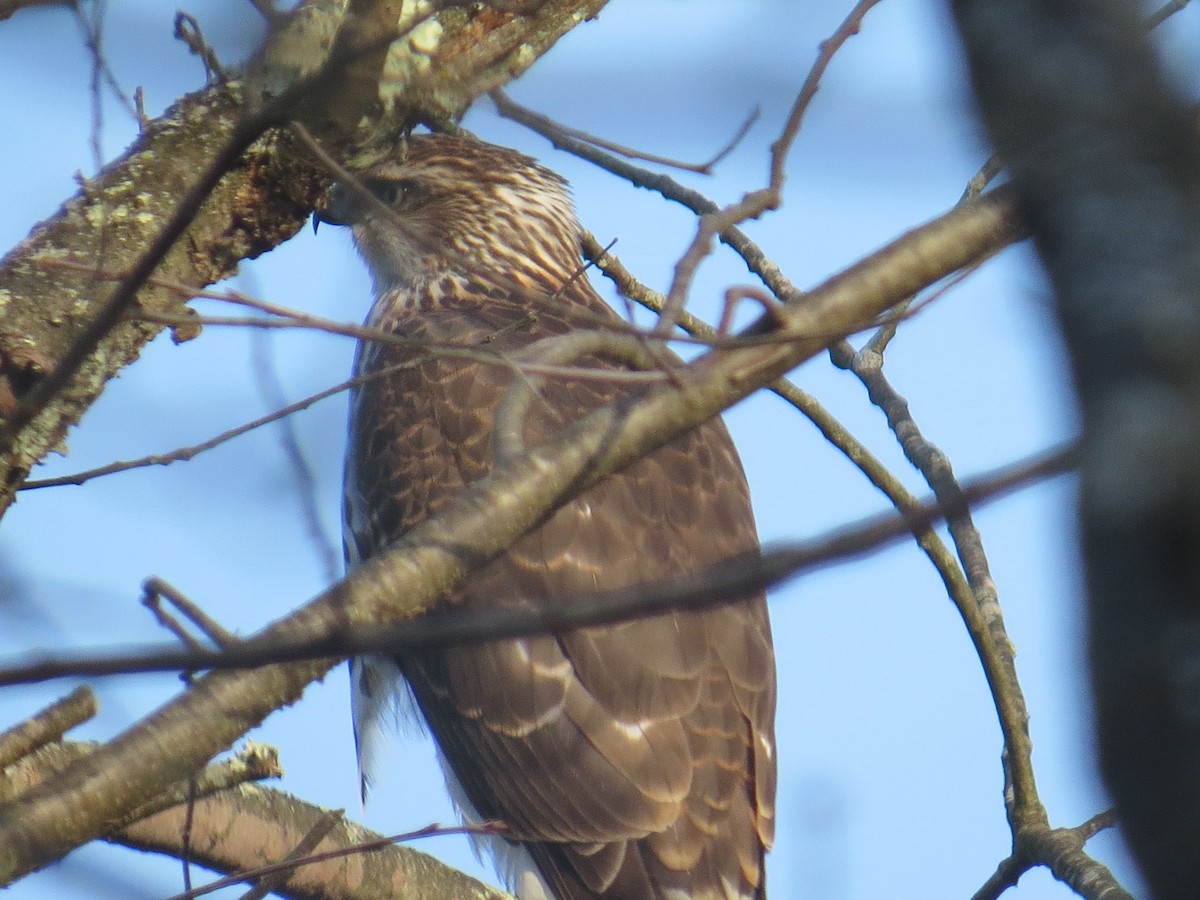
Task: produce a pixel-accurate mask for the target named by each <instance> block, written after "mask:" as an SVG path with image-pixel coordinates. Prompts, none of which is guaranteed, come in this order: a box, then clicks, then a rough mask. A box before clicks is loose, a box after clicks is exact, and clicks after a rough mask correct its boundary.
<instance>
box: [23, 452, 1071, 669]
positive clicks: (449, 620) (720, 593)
mask: <svg viewBox="0 0 1200 900" xmlns="http://www.w3.org/2000/svg"><path fill="white" fill-rule="evenodd" d="M1074 465H1075V453H1074V450H1073V448H1071V447H1066V448H1056V449H1054V450H1051V451H1048V452H1046V453H1041V454H1037V455H1036V456H1033V457H1030V458H1027V459H1024V460H1021V461H1019V462H1017V463H1014V464H1012V465H1009V466H1005V467H1003V468H1001V469H998V470H994V471H992V472H989V473H986V474H985V475H982V476H980V477H979V478H976V479H972V480H971V481H969V482H967V483H965V484H964V486H963V490H962V496H961V500H960V505H966V504H976V503H983V502H986V501H990V500H993V499H996V498H998V497H1001V496H1003V495H1006V494H1008V493H1011V492H1012V491H1015V490H1018V489H1020V488H1022V487H1026V486H1028V485H1031V484H1035V483H1037V482H1039V481H1042V480H1044V479H1046V478H1052V477H1056V476H1058V475H1061V474H1063V473H1064V472H1067V471H1070V470H1071V469H1072V468H1073V467H1074ZM958 512H961V510H960V509H959V507H958V506H956V507H955V508H953V509H949V510H947V509H944V508H943V507H941V506H940V505H939V504H938V503H937V501H936V500H934V499H929V500H926V501H924V502H922V503H921V504H919V505H918V506H917V508H915V509H913V510H909V511H906V512H905V513H904V514H903V515H897V514H895V513H887V514H882V515H877V516H872V517H870V518H867V519H863V520H860V521H859V522H857V523H854V524H853V525H850V526H847V527H845V528H839V529H837V530H835V531H832V532H829V533H827V534H826V535H824V536H822V537H819V538H816V539H813V540H810V541H803V542H798V543H792V544H782V545H777V546H775V547H772V548H769V549H766V550H764V551H763V552H762V554H761V555H759V556H753V557H739V558H737V559H734V560H730V561H728V562H726V563H723V564H720V565H717V566H713V567H712V568H710V569H707V570H705V571H702V572H696V573H692V574H689V575H684V576H680V577H679V578H677V579H674V580H672V581H671V582H669V583H666V584H652V585H637V586H635V587H632V588H627V589H623V590H617V591H611V592H605V593H603V594H585V595H580V596H567V597H556V598H555V599H554V602H553V603H552V604H545V605H542V606H527V607H521V608H504V609H495V610H477V611H472V614H471V615H470V616H459V615H456V616H434V615H427V616H423V617H420V618H417V619H411V620H407V621H404V622H400V623H397V624H395V625H390V626H377V627H372V628H368V629H353V630H346V631H343V632H340V633H337V634H333V635H330V636H326V637H322V638H320V639H319V640H310V641H298V642H286V641H280V642H274V643H272V644H270V645H266V644H263V643H252V644H248V643H246V642H241V643H239V644H237V645H236V646H234V647H232V648H230V649H228V650H224V651H219V652H214V651H199V652H189V651H180V650H177V649H175V648H171V649H167V650H162V649H160V648H157V647H155V648H149V649H146V650H144V651H141V652H130V653H122V654H113V655H105V656H96V655H71V654H63V655H53V656H46V657H43V658H42V659H41V660H38V661H34V662H30V661H28V656H29V655H28V654H26V655H25V657H23V660H22V662H20V663H14V664H13V665H10V666H4V667H0V686H2V685H9V684H29V683H34V682H40V681H46V680H49V679H51V678H61V677H64V676H72V677H75V676H80V675H90V676H99V675H118V674H129V673H133V672H152V671H160V672H161V671H176V670H180V669H185V670H192V671H196V670H200V669H234V668H246V667H257V666H261V665H264V664H267V663H271V662H291V661H295V660H301V659H323V658H328V657H344V656H350V655H353V654H359V653H382V652H387V653H399V652H402V651H405V650H411V649H416V648H423V649H429V648H433V647H440V646H447V645H451V644H463V643H471V642H475V641H485V640H494V639H499V638H508V637H519V636H526V635H530V634H541V633H544V632H547V631H559V630H569V629H574V628H580V627H584V626H589V625H597V624H609V623H613V622H619V621H624V620H626V619H629V618H632V617H634V616H642V615H646V614H657V613H660V612H665V611H667V610H671V609H683V608H687V609H692V608H703V607H706V606H711V605H714V604H718V603H722V602H726V601H727V600H728V599H729V598H730V597H734V596H741V595H744V594H745V592H746V591H748V590H755V589H762V588H768V587H771V586H773V585H776V584H779V583H780V582H783V581H786V580H788V579H790V578H794V577H795V576H796V575H798V574H801V573H802V572H807V571H811V570H813V569H816V568H820V567H823V566H828V565H831V564H834V563H837V562H843V561H846V560H849V559H854V558H857V557H860V556H862V555H864V554H867V553H871V552H875V551H877V550H879V549H880V548H882V547H885V546H890V545H891V544H893V543H895V542H897V541H899V540H902V539H904V538H905V537H907V536H908V535H910V534H911V533H912V532H913V531H914V530H920V529H926V528H929V527H931V526H932V525H934V524H935V523H937V522H939V521H941V520H943V519H944V518H945V517H946V515H947V514H955V513H958Z"/></svg>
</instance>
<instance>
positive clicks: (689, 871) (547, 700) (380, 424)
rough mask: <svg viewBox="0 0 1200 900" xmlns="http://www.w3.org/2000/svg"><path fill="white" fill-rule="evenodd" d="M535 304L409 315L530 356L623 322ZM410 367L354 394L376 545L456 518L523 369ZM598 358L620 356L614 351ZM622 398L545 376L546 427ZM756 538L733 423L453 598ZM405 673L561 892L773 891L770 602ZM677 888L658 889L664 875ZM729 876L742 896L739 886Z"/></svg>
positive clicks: (418, 325)
mask: <svg viewBox="0 0 1200 900" xmlns="http://www.w3.org/2000/svg"><path fill="white" fill-rule="evenodd" d="M570 292H571V294H572V296H570V297H568V298H562V297H558V298H548V297H544V296H542V297H535V298H530V297H522V298H521V302H520V303H519V304H518V303H516V302H512V301H508V300H505V299H503V298H497V297H495V296H488V297H470V296H463V295H462V294H461V293H460V294H459V295H458V296H457V297H456V298H455V299H454V300H453V301H450V300H443V301H442V302H441V303H439V304H430V305H427V306H424V307H422V308H420V309H414V310H410V311H407V312H406V311H404V310H393V311H392V312H391V321H390V327H393V328H394V329H395V330H396V331H397V332H399V333H403V334H405V335H406V336H408V337H412V338H418V339H424V340H429V341H436V342H451V343H459V344H466V345H471V344H474V343H478V342H480V341H482V340H483V339H485V338H487V337H489V336H492V335H495V334H496V332H498V331H501V330H503V329H505V328H506V327H510V326H511V325H512V323H514V322H520V321H524V320H526V318H527V316H528V314H529V312H530V311H531V308H532V311H534V312H535V313H536V316H535V318H534V319H533V320H532V321H531V322H526V324H524V325H523V326H522V327H520V328H517V329H510V330H509V332H508V333H507V334H506V335H505V336H503V337H502V338H500V339H499V340H497V341H496V342H495V343H491V344H489V345H488V347H489V349H501V350H504V349H515V348H517V347H519V346H522V345H524V344H527V343H530V342H532V341H534V340H537V339H540V338H542V337H546V336H549V335H555V334H563V333H566V332H568V331H571V330H572V329H573V328H574V327H578V325H577V323H575V322H573V321H572V320H573V319H576V318H578V317H579V316H578V311H579V310H584V309H585V310H587V312H588V314H589V316H588V323H587V324H588V327H594V321H593V318H594V317H595V316H601V317H609V318H610V319H611V318H612V317H613V316H614V314H613V313H611V311H610V310H609V309H608V307H607V306H606V305H604V303H603V301H601V300H600V299H599V297H597V296H596V295H595V294H594V292H592V291H591V289H590V287H589V286H587V285H586V284H578V285H576V286H574V287H573V288H571V289H570ZM402 362H409V363H411V365H409V366H407V367H406V368H403V369H402V370H400V371H399V372H397V373H396V374H393V375H390V376H388V377H387V378H384V379H380V380H377V381H373V382H371V383H369V384H368V385H366V386H364V387H363V388H361V389H360V391H359V392H358V394H357V396H356V397H355V400H354V405H353V417H352V429H351V442H352V447H351V452H350V453H349V455H348V459H349V463H348V472H347V484H348V485H350V486H351V488H352V490H353V491H356V492H357V497H358V502H359V503H360V504H361V506H362V508H363V509H365V510H366V511H367V512H368V516H367V518H366V521H365V522H364V521H361V520H359V522H358V524H357V526H356V528H355V534H354V538H355V540H356V541H357V542H358V544H359V547H360V549H361V550H362V551H363V555H364V556H366V555H370V553H371V552H373V551H377V550H378V549H380V548H382V547H384V546H386V545H387V544H388V543H390V542H391V541H392V540H394V539H395V538H397V537H398V536H399V535H401V534H403V533H404V532H405V531H407V530H408V529H409V528H411V527H413V526H414V525H415V524H417V523H418V522H420V521H422V520H423V519H425V518H427V517H428V516H430V515H432V514H434V513H436V512H437V511H438V509H439V508H440V507H441V505H442V504H443V503H445V502H446V500H448V499H449V498H450V497H451V496H453V495H454V494H455V493H456V492H457V491H458V490H460V489H461V488H462V487H463V485H465V484H469V483H470V482H472V481H475V480H476V479H479V478H481V477H483V476H484V475H486V474H487V472H488V470H489V468H490V466H491V427H492V419H493V416H494V413H495V408H496V405H497V403H498V402H499V401H500V399H501V397H502V396H503V394H504V392H505V391H506V390H507V388H508V385H509V382H510V378H511V373H510V372H508V371H507V370H505V369H503V368H501V367H497V366H489V365H481V364H479V363H476V362H471V361H464V360H461V359H446V358H423V359H420V360H414V359H413V358H412V356H411V353H410V352H409V351H404V350H400V349H396V348H386V349H379V350H376V351H371V352H369V353H367V354H366V355H365V358H364V361H363V368H364V369H368V370H376V369H378V368H380V367H383V366H391V365H395V364H397V363H402ZM582 364H584V365H614V364H613V363H612V362H606V361H605V360H601V359H588V360H584V361H582ZM618 393H619V389H618V388H617V387H615V386H614V385H611V384H601V383H597V382H594V381H588V382H584V381H575V382H567V381H563V380H560V379H547V380H546V381H545V383H544V385H543V387H542V389H541V396H542V398H543V399H544V405H543V404H540V403H535V404H534V405H533V406H532V407H531V410H530V413H529V424H528V431H529V432H530V434H531V436H532V437H533V439H535V440H536V439H537V438H538V437H539V436H542V437H544V436H545V435H547V434H549V433H552V432H553V431H554V430H555V429H556V428H558V427H560V425H561V423H562V422H571V421H574V420H576V419H577V418H579V417H580V416H582V415H585V414H587V413H588V412H590V411H591V410H593V409H595V408H596V407H597V406H599V405H601V404H604V403H607V402H609V401H610V400H612V399H613V398H614V397H615V396H617V394H618ZM756 547H757V537H756V535H755V531H754V523H753V517H752V513H751V510H750V505H749V499H748V493H747V488H746V484H745V479H744V476H743V473H742V470H741V465H740V463H739V461H738V458H737V454H736V451H735V450H734V448H733V445H732V442H731V441H730V439H729V435H728V433H727V432H726V430H725V427H724V425H723V424H722V423H721V422H720V421H713V422H710V423H708V424H707V425H704V426H703V427H701V428H699V429H697V430H695V431H693V432H692V433H690V434H687V435H684V436H683V437H681V438H679V439H678V440H676V441H674V442H672V443H671V444H669V445H667V446H665V447H663V448H662V449H660V450H658V451H657V452H656V453H654V454H653V455H651V456H650V457H648V458H646V459H644V460H642V461H639V462H638V463H635V464H634V465H632V466H630V467H629V468H628V469H626V470H625V471H624V472H622V473H620V474H617V475H614V476H612V477H611V478H609V479H607V480H606V481H605V482H603V483H602V484H600V485H597V486H596V487H594V488H592V489H590V490H589V491H587V492H586V493H585V494H584V495H582V496H581V497H580V498H578V499H577V500H575V501H574V502H573V503H571V504H568V505H567V506H566V507H565V508H563V509H561V510H559V511H558V512H556V513H555V514H554V515H553V516H551V517H550V518H549V519H548V521H546V522H545V523H543V524H542V525H541V526H540V527H539V528H538V529H537V530H535V531H534V532H532V533H530V534H528V535H526V536H525V537H524V538H523V539H521V540H520V541H518V542H517V543H516V544H515V545H514V546H513V547H512V548H511V549H510V550H509V551H508V552H507V553H505V554H504V555H502V556H501V557H499V558H497V559H495V560H493V561H492V562H491V563H490V564H488V565H487V566H485V567H484V568H483V569H481V570H480V571H478V572H476V573H475V574H474V575H472V576H471V577H470V578H469V579H468V580H467V581H466V583H465V584H463V585H462V586H461V587H460V588H459V589H458V591H456V592H455V594H454V595H453V596H451V597H449V598H447V599H446V601H445V603H446V604H447V605H448V606H455V607H462V608H468V609H469V608H472V607H483V606H489V607H490V606H497V605H498V606H505V605H518V604H521V603H524V602H528V601H538V600H543V599H546V598H553V597H556V596H565V595H571V594H578V593H581V592H588V591H593V590H602V589H612V588H619V587H623V586H628V585H632V584H637V583H640V582H656V581H663V580H667V579H669V578H671V577H672V576H674V575H678V574H681V573H684V572H691V571H695V570H697V569H700V568H703V567H705V566H708V565H711V564H713V563H717V562H720V561H721V560H724V559H726V558H728V557H731V556H733V555H735V554H737V553H740V552H744V551H747V550H752V549H754V548H756ZM398 662H399V664H400V666H401V668H402V670H403V671H404V673H405V675H406V677H407V678H408V679H409V682H410V684H411V686H412V688H413V691H414V694H415V696H416V698H417V701H418V703H419V704H420V706H421V708H422V711H423V712H424V714H425V716H426V718H427V719H428V721H429V724H430V727H431V729H432V730H433V732H434V734H435V736H436V737H437V739H438V741H439V744H440V745H441V747H442V750H443V753H444V754H445V755H446V757H447V759H448V761H449V763H450V765H451V767H452V768H453V769H454V771H455V773H456V775H457V777H458V779H459V781H460V783H461V784H462V787H463V789H464V791H465V792H466V794H467V797H468V798H469V799H470V801H471V802H472V804H473V805H474V806H475V808H476V809H477V810H478V812H479V813H480V814H481V815H483V816H485V817H489V818H499V819H503V820H505V821H506V822H508V823H509V825H510V826H511V827H512V828H513V829H514V831H515V832H516V833H517V834H518V835H520V836H521V837H522V838H524V839H526V840H528V841H530V843H529V844H528V845H527V846H528V849H529V850H530V852H531V854H532V856H533V858H534V859H535V861H536V863H537V865H538V867H539V869H540V870H541V872H542V874H543V877H544V878H545V879H546V880H547V882H548V883H549V884H550V885H551V886H552V887H553V888H554V890H555V891H556V892H557V893H558V895H559V896H560V897H561V898H563V900H573V898H592V897H607V898H631V900H632V898H651V897H660V896H667V894H665V893H663V892H665V891H668V890H671V889H672V888H674V889H675V890H680V891H682V892H683V894H684V895H685V896H690V897H696V898H705V897H722V898H723V897H726V896H734V897H742V896H744V897H752V896H762V885H763V872H762V861H763V851H764V847H768V846H769V845H770V843H771V839H772V833H773V822H774V810H773V797H774V779H775V763H774V758H773V750H774V738H773V733H772V721H773V715H774V705H775V685H774V671H773V656H772V650H771V638H770V632H769V628H768V624H767V616H766V608H765V603H764V599H763V597H762V596H761V595H758V594H754V595H750V596H747V597H746V598H745V599H744V602H738V603H733V604H730V605H726V606H722V607H719V608H715V609H711V610H707V611H702V612H679V613H672V614H668V615H661V616H655V617H652V618H646V619H642V620H638V621H634V622H629V623H624V624H619V625H613V626H605V627H598V628H585V629H579V630H577V631H571V632H567V633H564V634H560V635H557V636H544V637H534V638H529V639H522V640H504V641H495V642H491V643H487V644H481V645H477V646H471V647H464V648H451V649H448V650H439V651H429V652H421V653H414V654H411V655H407V656H405V657H404V658H402V659H400V660H399V661H398ZM655 886H657V887H655ZM727 888H728V889H731V890H732V891H734V893H728V892H727Z"/></svg>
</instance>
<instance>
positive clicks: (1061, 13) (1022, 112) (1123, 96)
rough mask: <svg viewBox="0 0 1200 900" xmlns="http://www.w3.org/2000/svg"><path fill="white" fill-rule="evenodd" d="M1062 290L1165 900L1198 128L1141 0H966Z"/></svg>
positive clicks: (1084, 512) (1132, 776) (1145, 835)
mask: <svg viewBox="0 0 1200 900" xmlns="http://www.w3.org/2000/svg"><path fill="white" fill-rule="evenodd" d="M953 6H954V8H955V12H956V13H957V15H958V21H959V27H960V29H961V32H962V35H963V39H964V42H965V44H966V46H967V50H968V55H969V59H970V63H971V69H972V75H973V78H974V83H975V89H976V95H977V97H978V99H979V103H980V107H981V109H982V111H983V114H984V118H985V120H986V122H987V125H988V127H989V130H990V131H991V133H992V136H993V139H994V141H995V143H996V147H997V150H998V151H999V153H1000V157H1001V159H1003V160H1004V162H1005V165H1006V167H1007V168H1008V170H1009V171H1010V172H1011V174H1012V176H1013V184H1014V187H1015V189H1016V191H1017V192H1018V196H1019V200H1020V203H1021V206H1022V207H1023V209H1024V210H1025V212H1026V213H1027V219H1028V221H1029V224H1030V228H1031V230H1032V232H1033V235H1034V240H1035V242H1036V245H1037V248H1038V251H1039V253H1040V254H1041V257H1042V260H1043V262H1044V263H1045V265H1046V268H1047V271H1048V273H1049V275H1050V279H1051V281H1052V282H1053V284H1054V288H1055V292H1056V295H1057V310H1058V316H1059V321H1060V323H1061V326H1062V330H1063V334H1064V336H1065V338H1066V341H1067V345H1068V347H1069V349H1070V351H1071V358H1072V362H1073V365H1074V372H1075V382H1076V387H1077V390H1078V393H1079V400H1080V407H1081V410H1082V419H1083V437H1082V458H1081V473H1080V474H1081V478H1080V493H1081V497H1080V509H1081V523H1082V536H1083V552H1084V562H1085V564H1086V569H1087V587H1088V594H1089V604H1088V609H1089V618H1090V632H1089V637H1090V644H1091V647H1090V651H1091V665H1092V678H1093V686H1094V689H1095V695H1096V701H1097V717H1098V725H1099V737H1100V751H1101V762H1102V768H1103V771H1104V774H1105V777H1106V779H1107V782H1108V784H1109V787H1110V788H1111V790H1112V792H1113V795H1114V796H1115V798H1116V801H1117V808H1118V811H1119V813H1120V816H1121V821H1122V824H1123V825H1124V826H1125V834H1126V835H1127V837H1128V839H1129V842H1130V845H1131V846H1132V848H1133V850H1134V852H1135V854H1136V855H1137V857H1138V860H1139V862H1140V863H1141V865H1142V867H1143V870H1144V872H1145V874H1146V877H1147V880H1148V882H1149V885H1150V888H1151V893H1152V895H1153V896H1154V897H1156V898H1159V900H1164V898H1166V900H1170V898H1185V897H1194V896H1195V894H1196V885H1197V884H1200V856H1197V854H1196V853H1195V837H1196V835H1197V834H1200V716H1198V715H1197V710H1198V709H1200V701H1198V699H1197V698H1198V697H1200V664H1198V661H1200V596H1198V587H1200V569H1198V560H1200V377H1198V373H1200V142H1198V141H1197V135H1196V130H1195V125H1194V121H1193V116H1192V114H1191V113H1190V111H1189V110H1188V109H1187V108H1186V106H1185V105H1184V104H1183V103H1182V102H1181V101H1180V99H1179V98H1177V97H1175V96H1174V95H1173V94H1172V92H1171V91H1170V90H1169V89H1168V88H1167V87H1166V86H1165V84H1164V82H1163V79H1162V77H1161V75H1160V74H1159V69H1158V65H1157V63H1156V60H1155V59H1154V57H1153V54H1152V52H1151V50H1150V48H1149V45H1148V44H1147V43H1146V41H1145V38H1144V37H1143V34H1142V25H1141V23H1139V22H1138V21H1137V18H1136V16H1137V11H1138V8H1137V5H1136V4H1130V3H1126V2H1123V0H956V2H955V3H954V4H953Z"/></svg>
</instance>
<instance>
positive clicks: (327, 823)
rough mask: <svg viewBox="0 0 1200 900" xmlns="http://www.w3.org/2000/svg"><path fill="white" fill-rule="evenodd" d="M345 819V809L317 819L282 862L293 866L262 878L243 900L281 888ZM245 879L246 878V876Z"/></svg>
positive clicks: (260, 897) (261, 895)
mask: <svg viewBox="0 0 1200 900" xmlns="http://www.w3.org/2000/svg"><path fill="white" fill-rule="evenodd" d="M345 818H346V811H345V810H344V809H331V810H329V811H328V812H327V813H325V815H323V816H321V817H320V818H319V819H317V821H316V822H315V823H314V824H313V827H312V828H310V829H309V830H308V833H307V834H305V835H304V837H303V838H301V839H300V843H298V844H296V846H295V847H293V848H292V850H291V852H290V853H288V855H287V856H285V857H284V858H283V859H282V860H280V862H283V863H292V864H293V866H292V867H288V868H286V869H279V870H278V871H275V872H271V873H269V874H266V875H263V876H260V877H259V879H258V884H256V885H255V886H254V887H252V888H251V889H250V890H248V891H246V893H245V894H243V895H242V896H241V900H262V898H263V897H265V896H267V894H269V893H271V891H273V890H275V888H277V887H279V886H281V885H282V884H283V882H284V880H285V879H286V878H287V876H288V873H289V872H291V871H292V868H293V867H294V866H297V865H301V864H303V863H305V862H307V861H308V859H309V857H310V856H311V854H312V852H313V851H314V850H316V849H317V846H318V845H319V844H320V843H321V841H323V840H325V836H326V835H328V834H329V832H331V831H332V830H333V829H334V828H335V827H336V826H337V825H340V824H341V823H342V822H343V821H344V820H345ZM243 878H245V876H244V875H243ZM197 896H198V895H197Z"/></svg>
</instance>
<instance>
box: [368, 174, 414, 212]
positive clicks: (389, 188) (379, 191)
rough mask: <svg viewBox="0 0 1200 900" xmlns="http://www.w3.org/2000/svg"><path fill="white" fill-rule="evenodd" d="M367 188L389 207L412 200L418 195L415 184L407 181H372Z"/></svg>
mask: <svg viewBox="0 0 1200 900" xmlns="http://www.w3.org/2000/svg"><path fill="white" fill-rule="evenodd" d="M367 188H369V189H370V191H371V193H372V194H374V195H375V196H376V197H378V198H379V199H380V200H382V201H383V202H384V203H386V204H387V205H388V206H395V205H396V204H399V203H403V202H404V201H406V200H412V198H413V197H414V196H415V194H416V186H415V184H414V183H413V182H411V181H407V180H400V181H382V180H380V181H370V182H367Z"/></svg>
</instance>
